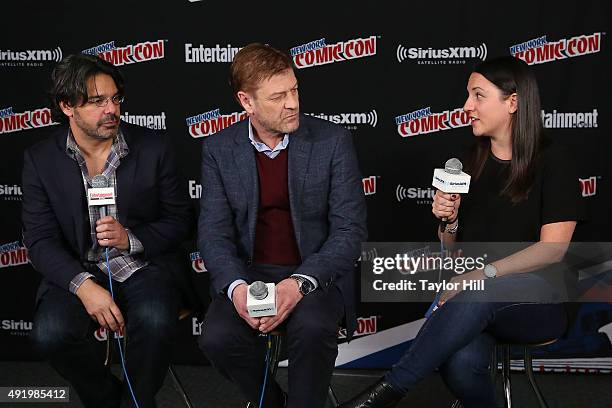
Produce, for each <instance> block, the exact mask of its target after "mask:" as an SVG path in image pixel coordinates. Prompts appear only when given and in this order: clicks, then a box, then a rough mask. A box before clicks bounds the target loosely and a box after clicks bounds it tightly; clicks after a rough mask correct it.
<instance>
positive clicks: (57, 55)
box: [0, 47, 63, 62]
mask: <svg viewBox="0 0 612 408" xmlns="http://www.w3.org/2000/svg"><path fill="white" fill-rule="evenodd" d="M62 56H63V54H62V49H61V48H60V47H57V48H55V49H53V50H25V51H11V50H6V51H2V50H0V61H7V62H25V61H35V62H47V61H48V62H51V61H54V62H60V61H61V60H62Z"/></svg>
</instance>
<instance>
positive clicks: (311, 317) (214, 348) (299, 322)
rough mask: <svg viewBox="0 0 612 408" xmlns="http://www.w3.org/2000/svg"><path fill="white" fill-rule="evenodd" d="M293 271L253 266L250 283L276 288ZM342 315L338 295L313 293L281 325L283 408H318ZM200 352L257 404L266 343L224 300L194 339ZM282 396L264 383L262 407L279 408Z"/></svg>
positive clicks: (324, 394) (332, 288) (332, 290)
mask: <svg viewBox="0 0 612 408" xmlns="http://www.w3.org/2000/svg"><path fill="white" fill-rule="evenodd" d="M294 269H295V268H294V267H282V266H271V265H270V266H256V267H254V268H253V270H251V271H249V272H250V275H249V276H250V277H251V278H253V279H255V280H257V279H260V280H262V281H264V282H275V283H277V282H279V281H280V280H282V279H284V278H286V277H287V276H289V275H290V274H291V272H292V271H293V270H294ZM343 314H344V306H343V301H342V295H341V294H340V290H339V289H338V288H337V287H336V286H330V287H329V289H328V290H327V291H323V290H322V289H321V288H318V289H317V290H315V291H314V292H311V293H310V294H308V295H307V296H305V297H304V298H303V299H302V300H301V301H300V302H299V303H298V304H297V305H296V307H295V309H293V312H292V313H291V315H289V317H288V318H287V319H286V320H285V322H283V323H282V325H283V327H284V328H286V330H287V338H286V341H287V353H288V357H289V371H288V372H289V395H288V400H287V407H289V408H313V407H323V406H324V405H325V399H326V397H327V387H328V386H329V383H330V380H331V375H332V371H333V369H334V362H335V360H336V356H337V355H338V342H337V338H338V322H339V321H340V319H341V318H342V316H343ZM199 343H200V349H201V350H202V351H203V352H204V354H205V355H206V357H207V358H208V359H209V360H210V362H211V363H212V364H213V366H214V367H215V368H216V369H217V370H218V371H219V372H220V373H221V374H222V375H223V376H224V377H225V378H227V379H229V380H230V381H233V382H235V383H236V384H237V385H238V387H239V388H240V389H241V391H242V392H243V394H244V396H245V397H246V398H247V399H248V400H249V401H252V402H254V403H255V404H256V406H257V405H258V404H259V397H260V393H261V386H262V383H263V379H264V373H265V344H266V343H265V337H261V336H260V335H259V334H258V332H257V331H255V330H253V329H252V328H251V327H250V326H249V325H248V324H247V323H246V322H245V321H244V320H243V319H242V318H241V317H240V316H239V315H238V313H237V312H236V309H235V308H234V305H233V303H232V302H231V301H230V300H229V298H228V297H227V296H226V295H221V296H218V297H216V298H215V299H214V300H213V302H212V304H211V305H210V306H209V308H208V311H207V313H206V317H205V319H204V324H203V326H202V335H201V336H200V338H199ZM282 399H283V398H282V394H281V393H280V389H279V387H278V385H277V384H276V382H275V381H274V379H273V378H268V382H267V387H266V392H265V397H264V404H263V406H264V407H268V408H272V407H282V406H283V401H282Z"/></svg>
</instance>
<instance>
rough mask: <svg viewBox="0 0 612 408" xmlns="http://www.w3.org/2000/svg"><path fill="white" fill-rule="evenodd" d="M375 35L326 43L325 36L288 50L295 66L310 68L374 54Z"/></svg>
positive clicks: (375, 45)
mask: <svg viewBox="0 0 612 408" xmlns="http://www.w3.org/2000/svg"><path fill="white" fill-rule="evenodd" d="M377 41H378V39H377V37H376V36H374V35H372V36H370V37H368V38H354V39H351V40H347V41H341V42H337V43H334V44H327V40H326V39H325V38H321V39H318V40H314V41H310V42H308V43H306V44H302V45H298V46H297V47H293V48H291V49H290V50H289V52H290V53H291V57H293V63H294V64H295V66H296V68H298V69H302V68H310V67H315V66H318V65H326V64H333V63H336V62H343V61H349V60H354V59H358V58H365V57H371V56H374V55H376V49H377Z"/></svg>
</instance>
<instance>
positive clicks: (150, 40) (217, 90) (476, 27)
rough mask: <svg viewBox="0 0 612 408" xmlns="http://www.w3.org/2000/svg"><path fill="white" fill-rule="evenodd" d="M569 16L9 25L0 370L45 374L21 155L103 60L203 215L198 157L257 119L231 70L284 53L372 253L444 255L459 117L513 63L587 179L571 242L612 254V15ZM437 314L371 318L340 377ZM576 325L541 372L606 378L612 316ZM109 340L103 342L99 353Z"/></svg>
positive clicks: (424, 9)
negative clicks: (263, 50) (71, 59)
mask: <svg viewBox="0 0 612 408" xmlns="http://www.w3.org/2000/svg"><path fill="white" fill-rule="evenodd" d="M328 3H331V2H328ZM455 3H456V4H455ZM560 4H561V3H558V2H554V1H550V2H538V1H518V2H513V3H512V4H511V7H510V4H508V5H506V6H507V9H506V10H503V11H499V10H498V11H495V10H494V9H493V8H492V6H490V5H489V2H485V1H475V2H462V3H458V2H436V3H435V4H434V3H433V2H425V3H423V4H411V3H410V2H407V3H405V4H404V3H401V5H400V4H399V3H388V4H384V3H382V2H372V4H367V3H366V4H363V5H359V4H358V3H355V2H344V3H343V4H338V3H337V2H334V4H326V3H321V4H319V3H312V2H308V3H306V2H305V3H291V4H289V3H275V2H272V3H267V2H264V3H258V4H257V5H255V6H253V5H250V6H245V5H242V4H241V3H240V2H236V3H227V2H213V1H209V0H203V1H199V0H175V1H172V2H155V1H148V2H144V1H141V2H137V1H134V2H121V3H120V2H116V1H108V2H104V4H102V3H88V2H45V4H38V2H29V1H26V2H22V3H21V4H20V5H19V6H15V5H13V6H11V7H14V9H4V10H3V13H2V17H3V18H2V27H1V28H0V30H2V32H1V34H2V36H1V40H0V84H1V89H2V90H1V92H0V168H1V170H2V171H1V173H0V214H2V215H1V220H2V223H1V225H0V278H1V281H2V285H0V345H2V347H0V359H8V360H20V359H36V358H37V356H36V355H35V354H33V352H32V350H31V348H30V345H29V343H28V333H29V331H30V330H31V328H32V316H33V308H34V297H35V293H36V288H37V285H38V282H39V280H40V277H39V276H38V274H37V273H36V272H35V271H34V270H33V269H32V267H31V266H30V265H29V264H28V252H27V249H26V248H25V247H24V246H23V242H22V240H21V220H20V210H21V196H22V191H21V167H22V156H23V151H24V149H25V148H27V147H28V146H30V145H32V144H34V143H36V142H38V141H39V140H42V139H43V138H45V137H47V135H48V134H49V132H50V131H51V130H52V129H53V127H54V126H55V125H56V124H54V123H53V122H52V120H51V116H50V112H49V110H48V108H47V106H48V105H47V96H46V91H47V90H48V89H49V78H50V73H51V70H52V69H53V67H54V66H55V64H57V62H59V61H60V60H61V59H62V58H63V57H65V56H66V55H69V54H72V53H87V54H94V55H99V56H100V57H102V58H104V59H105V60H107V61H110V62H112V63H113V64H115V65H117V66H119V67H120V69H121V70H122V72H123V74H124V76H125V78H126V85H127V88H126V90H127V94H126V100H125V103H124V104H123V105H122V107H121V108H122V115H121V116H122V119H123V120H124V121H126V122H129V123H135V124H138V125H141V126H146V127H150V128H153V129H161V130H164V131H166V132H167V133H168V134H170V135H171V137H172V138H173V140H174V144H175V147H176V150H177V152H178V153H179V155H180V157H181V160H180V165H181V171H182V174H183V183H184V185H183V187H184V191H185V194H187V195H189V197H190V199H191V200H192V202H193V205H194V208H197V201H198V198H199V197H200V194H201V185H200V174H199V169H200V144H201V142H202V140H204V138H206V137H208V136H210V135H212V134H214V133H216V132H218V131H220V130H221V129H224V128H226V127H227V126H230V125H231V124H233V123H236V122H237V121H240V120H243V119H244V118H245V113H244V112H243V111H242V109H241V107H240V106H239V105H238V104H237V103H236V102H235V100H234V99H233V96H232V94H231V90H230V87H229V85H228V74H229V65H230V63H231V61H232V58H233V57H234V55H235V54H236V52H238V50H239V49H240V48H241V47H243V46H245V45H246V44H248V43H251V42H256V41H257V42H263V43H268V44H270V45H272V46H274V47H276V48H280V49H283V50H286V51H287V52H289V53H290V54H291V55H292V57H293V60H294V62H295V66H296V68H297V69H296V75H297V77H298V80H299V83H300V102H301V110H302V112H304V113H306V114H309V115H313V116H316V117H319V118H322V119H325V120H329V121H331V122H334V123H337V124H339V125H342V126H344V127H346V128H348V129H350V130H351V131H352V133H353V135H354V141H355V144H356V147H357V152H358V156H359V161H360V166H361V170H362V173H363V189H364V194H365V196H366V200H367V205H368V228H369V240H370V241H378V242H382V241H391V242H394V241H395V242H401V241H423V242H430V241H435V240H436V234H435V231H436V221H435V220H434V218H433V216H432V214H431V199H432V196H433V194H434V190H433V188H432V187H431V178H432V172H433V169H434V168H436V167H442V166H443V164H444V162H445V161H446V160H447V159H449V158H451V157H454V156H456V155H458V154H459V152H460V151H461V150H462V149H464V148H465V146H466V145H467V144H469V143H470V141H471V140H473V136H472V133H471V128H470V126H469V120H468V117H467V115H466V114H465V113H463V111H462V106H463V104H464V101H465V98H466V95H467V92H466V84H467V79H468V77H469V74H470V72H471V70H472V68H473V67H474V65H475V64H477V63H478V62H480V61H483V60H486V59H487V58H491V57H494V56H502V55H514V56H515V57H517V58H520V59H522V60H524V61H526V62H527V63H528V64H530V65H531V66H532V69H533V70H535V72H536V75H537V77H538V80H539V84H540V91H541V95H542V101H543V103H542V120H543V122H544V126H545V128H546V130H547V132H548V133H549V134H550V136H551V137H552V138H554V139H556V140H558V141H560V142H562V143H564V144H566V145H568V146H570V147H571V149H572V151H573V152H574V153H575V156H576V160H577V162H578V165H579V170H580V179H579V181H580V183H581V186H582V195H583V197H584V200H585V201H586V202H587V206H588V208H589V215H590V217H589V221H587V222H585V223H583V224H581V225H579V227H578V229H577V231H576V234H575V240H577V241H584V242H597V241H607V240H608V241H609V236H610V231H612V222H611V221H610V216H609V209H610V202H611V197H610V164H609V157H610V155H611V154H612V150H611V147H612V146H611V143H610V138H611V135H610V131H611V128H610V119H609V118H610V115H611V113H612V112H611V111H610V102H609V91H610V90H611V89H612V88H611V83H610V75H609V72H610V69H611V68H612V67H611V66H610V48H609V38H608V34H607V26H608V23H609V13H608V11H607V10H608V9H607V6H604V2H603V1H592V2H591V1H587V2H585V1H576V0H574V1H571V2H569V3H567V4H566V5H565V6H561V5H560ZM143 205H144V204H143ZM184 249H185V250H184V252H185V254H184V260H185V268H186V269H187V270H188V273H190V274H191V276H192V278H193V281H194V286H196V287H197V288H198V290H199V291H200V292H201V293H202V296H203V297H204V298H206V287H207V276H206V269H205V260H202V259H201V258H200V256H199V253H198V251H197V249H196V248H195V245H194V244H193V243H186V244H185V245H184ZM364 256H368V254H364ZM611 268H612V267H609V268H606V267H605V265H604V266H603V267H602V268H600V269H601V273H603V274H608V275H607V276H608V277H609V276H610V269H611ZM607 281H608V282H611V281H612V279H609V278H608V280H607ZM599 290H604V292H605V291H606V290H608V291H610V290H611V289H610V287H608V288H607V289H606V288H604V289H601V288H600V289H599ZM600 298H601V297H600ZM205 301H206V300H205ZM427 306H428V305H427V304H420V303H365V302H363V303H361V305H360V307H359V325H358V330H357V332H356V333H355V336H356V337H355V340H354V341H352V342H351V343H350V344H347V343H346V342H345V340H344V338H345V336H346V332H345V331H343V330H341V331H340V333H339V341H340V343H341V345H340V355H339V357H338V362H337V364H338V365H339V366H345V367H386V366H389V365H390V364H392V363H393V362H394V361H395V360H397V358H398V357H399V355H400V354H401V353H402V352H403V350H405V348H406V347H407V346H408V345H409V342H410V341H411V339H412V338H413V337H414V336H415V334H416V332H417V331H418V329H419V327H420V326H421V324H422V322H423V314H424V313H425V311H426V309H427ZM576 312H577V313H576V319H575V320H574V324H573V326H572V327H571V328H570V330H569V331H568V334H567V336H566V337H565V338H563V339H561V340H560V341H558V342H557V343H556V344H555V345H552V346H550V347H548V348H542V349H541V357H543V358H545V359H544V360H542V361H538V363H539V364H545V367H546V369H552V370H563V371H566V370H571V371H576V370H577V371H581V372H584V371H586V372H591V371H599V372H601V371H606V372H609V371H611V370H612V345H611V343H610V341H611V338H612V326H611V322H612V305H611V304H608V303H584V304H581V305H578V307H577V311H576ZM200 331H201V325H200V321H199V320H198V318H197V317H192V318H190V319H186V320H184V321H183V322H182V333H181V339H180V340H179V345H181V346H180V347H177V352H176V360H177V361H180V362H185V363H190V362H193V363H202V362H204V361H205V360H204V358H203V356H202V355H201V354H200V353H199V351H198V350H197V347H196V346H195V342H194V341H193V339H194V336H196V335H197V334H199V332H200ZM106 336H107V334H106V333H105V332H103V331H97V332H96V333H95V337H96V338H97V339H98V340H100V342H101V343H102V342H103V341H104V340H105V339H106Z"/></svg>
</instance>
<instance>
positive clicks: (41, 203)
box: [22, 122, 192, 290]
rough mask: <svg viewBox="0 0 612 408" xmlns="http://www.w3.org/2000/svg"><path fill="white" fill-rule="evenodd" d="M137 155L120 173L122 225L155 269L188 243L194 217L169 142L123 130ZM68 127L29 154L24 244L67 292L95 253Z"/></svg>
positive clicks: (49, 279)
mask: <svg viewBox="0 0 612 408" xmlns="http://www.w3.org/2000/svg"><path fill="white" fill-rule="evenodd" d="M120 126H121V130H122V133H123V136H124V137H125V141H126V143H127V145H128V148H129V149H130V151H129V154H128V155H127V156H126V157H124V158H122V159H121V164H120V165H119V167H118V169H117V173H116V175H117V197H116V202H117V207H118V212H119V222H120V223H121V224H122V225H123V226H124V227H126V228H129V229H130V230H131V231H132V232H133V233H134V235H135V236H136V237H137V238H138V239H139V240H140V241H141V242H142V244H143V246H144V249H145V252H144V257H145V259H147V260H148V261H152V262H160V261H163V259H164V258H167V257H166V255H168V254H169V253H171V252H172V251H173V250H175V249H177V248H178V246H179V244H180V243H181V242H182V241H183V240H185V239H187V238H188V236H189V232H190V230H191V229H192V226H191V222H192V211H191V208H190V204H189V201H188V199H187V195H186V191H185V189H183V188H180V186H181V183H180V181H179V178H178V176H177V169H176V160H175V158H174V154H173V149H172V148H171V145H170V140H169V139H167V138H165V137H163V136H162V135H161V134H160V133H159V132H156V131H153V130H150V129H146V128H142V127H138V126H134V125H129V124H126V123H123V122H122V123H121V125H120ZM67 136H68V127H67V126H60V127H59V128H58V129H57V130H56V131H55V132H54V133H53V135H52V136H51V137H49V138H47V139H45V140H43V141H41V142H40V143H37V144H36V145H34V146H32V147H30V148H29V149H27V150H26V151H25V153H24V163H23V175H22V183H23V202H22V223H23V239H24V243H25V245H26V247H27V248H28V253H29V257H30V260H31V262H32V264H33V266H34V267H35V268H36V270H38V271H39V272H40V273H41V274H42V275H43V277H44V278H45V280H46V281H47V282H51V283H53V284H55V285H57V286H59V287H61V288H64V289H66V290H68V287H69V282H70V281H71V280H72V279H73V278H74V277H75V276H76V275H77V274H78V273H80V272H83V271H84V268H83V265H82V263H83V262H85V261H86V257H87V251H88V249H89V248H90V247H91V244H92V243H91V237H90V230H89V228H90V227H89V215H88V214H89V213H88V208H87V198H86V196H85V189H84V187H83V178H82V175H81V170H80V168H79V165H78V164H77V162H76V161H74V160H73V159H71V158H70V157H68V155H67V154H66V137H67Z"/></svg>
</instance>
